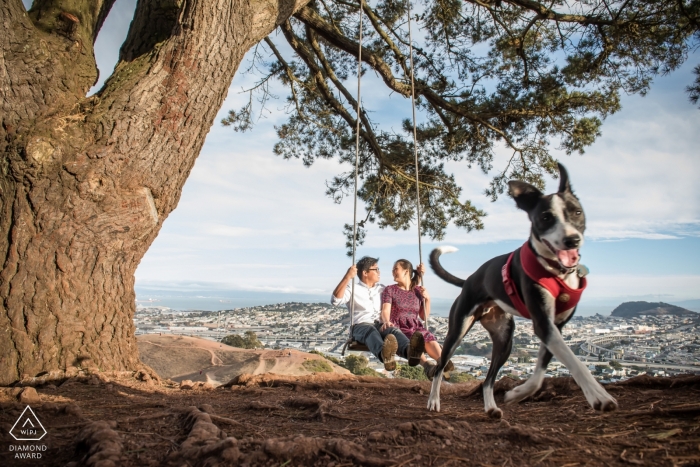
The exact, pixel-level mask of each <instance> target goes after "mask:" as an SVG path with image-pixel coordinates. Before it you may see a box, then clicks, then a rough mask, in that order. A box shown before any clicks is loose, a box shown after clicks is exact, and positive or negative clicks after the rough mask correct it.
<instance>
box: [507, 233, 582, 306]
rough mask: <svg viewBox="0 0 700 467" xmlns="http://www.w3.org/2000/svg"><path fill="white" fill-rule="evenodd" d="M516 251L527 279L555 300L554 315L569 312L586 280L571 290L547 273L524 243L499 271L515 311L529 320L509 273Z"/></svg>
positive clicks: (576, 301)
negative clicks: (545, 290) (579, 286)
mask: <svg viewBox="0 0 700 467" xmlns="http://www.w3.org/2000/svg"><path fill="white" fill-rule="evenodd" d="M518 251H520V263H521V264H522V267H523V271H525V274H527V277H529V278H530V279H532V280H533V281H535V282H536V283H538V284H539V285H541V286H542V287H544V288H545V289H547V290H548V291H549V293H551V294H552V296H553V297H554V298H555V301H556V314H559V313H562V312H564V311H566V310H570V309H572V308H573V307H575V306H576V305H577V304H578V302H579V300H580V299H581V294H582V293H583V290H584V289H585V288H586V285H587V281H586V278H585V277H582V278H581V283H580V285H581V288H579V289H572V288H571V287H569V286H568V285H567V284H566V282H564V281H563V280H561V279H560V278H559V277H557V276H555V275H553V274H552V273H550V272H549V271H547V270H546V269H545V268H544V266H542V265H541V264H540V262H539V261H537V256H536V255H535V253H534V252H533V251H532V249H531V248H530V244H529V242H525V244H524V245H523V246H521V247H520V248H519V249H518V250H515V251H514V252H513V253H511V254H510V256H509V257H508V261H506V264H505V265H504V266H503V268H502V269H501V276H502V277H503V286H504V287H505V288H506V293H507V294H508V297H510V301H511V302H513V306H514V307H515V309H516V310H518V312H519V313H520V315H521V316H522V317H523V318H528V319H530V312H529V311H528V309H527V307H526V306H525V303H523V301H522V299H521V298H520V295H518V289H517V288H516V287H515V282H513V277H512V276H511V273H510V265H511V263H512V262H513V256H514V255H515V253H517V252H518Z"/></svg>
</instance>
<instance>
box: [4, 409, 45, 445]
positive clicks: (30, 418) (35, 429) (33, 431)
mask: <svg viewBox="0 0 700 467" xmlns="http://www.w3.org/2000/svg"><path fill="white" fill-rule="evenodd" d="M10 434H11V435H12V437H13V438H14V439H16V440H17V441H39V440H40V439H41V438H43V437H44V436H46V429H45V428H44V426H43V425H42V424H41V422H40V421H39V419H38V418H37V416H36V415H35V414H34V411H33V410H32V408H31V407H29V406H27V408H26V409H24V412H22V415H20V416H19V418H18V419H17V421H16V422H15V424H14V425H13V426H12V429H10Z"/></svg>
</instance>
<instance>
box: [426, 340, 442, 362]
mask: <svg viewBox="0 0 700 467" xmlns="http://www.w3.org/2000/svg"><path fill="white" fill-rule="evenodd" d="M425 351H426V352H428V355H430V358H432V359H433V360H435V361H438V360H439V359H440V354H441V353H442V347H440V344H438V343H437V341H430V342H426V343H425Z"/></svg>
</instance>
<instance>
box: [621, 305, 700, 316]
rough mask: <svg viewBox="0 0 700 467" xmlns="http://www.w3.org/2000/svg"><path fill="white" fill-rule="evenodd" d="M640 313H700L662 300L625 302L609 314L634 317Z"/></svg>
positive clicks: (659, 314)
mask: <svg viewBox="0 0 700 467" xmlns="http://www.w3.org/2000/svg"><path fill="white" fill-rule="evenodd" d="M640 315H651V316H661V315H673V316H687V317H698V316H700V314H698V313H696V312H694V311H690V310H687V309H685V308H681V307H679V306H676V305H671V304H669V303H664V302H625V303H623V304H621V305H619V306H618V307H617V308H615V309H614V310H613V312H612V313H611V314H610V316H615V317H619V318H635V317H637V316H640Z"/></svg>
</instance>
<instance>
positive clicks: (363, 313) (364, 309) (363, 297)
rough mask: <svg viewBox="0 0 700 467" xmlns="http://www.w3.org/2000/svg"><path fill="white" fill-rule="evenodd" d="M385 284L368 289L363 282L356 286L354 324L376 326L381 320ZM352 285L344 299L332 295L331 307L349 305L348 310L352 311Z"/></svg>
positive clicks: (346, 291)
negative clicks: (376, 322)
mask: <svg viewBox="0 0 700 467" xmlns="http://www.w3.org/2000/svg"><path fill="white" fill-rule="evenodd" d="M384 288H385V287H384V285H383V284H375V285H374V287H367V284H365V283H364V282H362V281H358V282H357V284H355V319H354V320H353V324H359V323H369V324H374V322H375V321H377V320H379V315H380V313H381V311H382V292H383V291H384ZM351 298H352V284H348V286H347V288H346V289H345V293H344V294H343V298H337V297H336V296H335V295H331V305H334V306H340V305H347V307H348V310H351V309H352V301H351Z"/></svg>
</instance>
